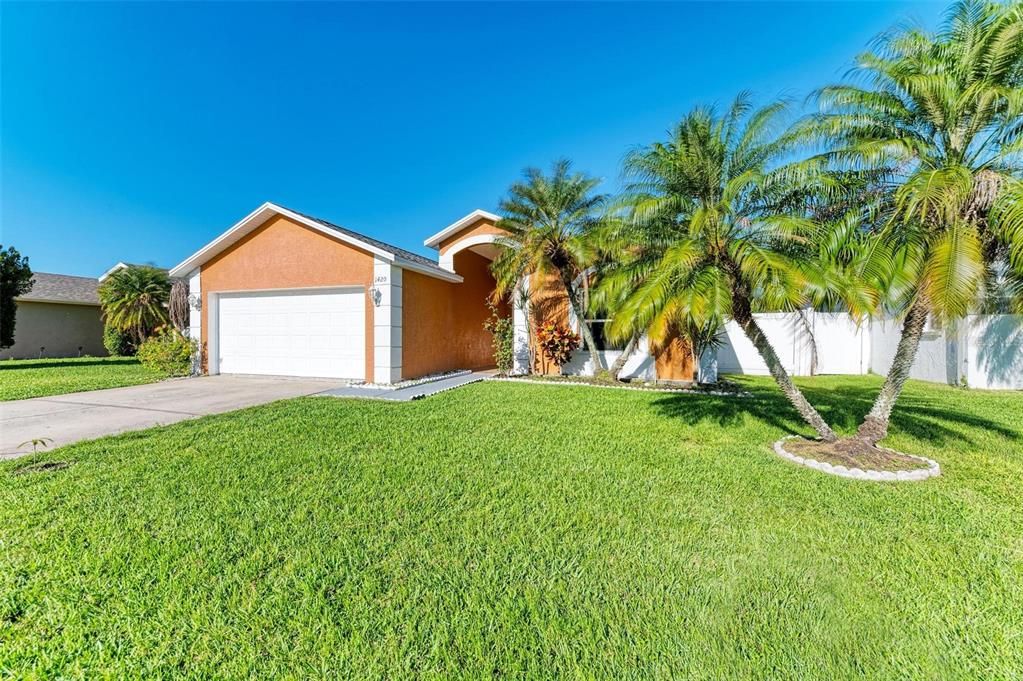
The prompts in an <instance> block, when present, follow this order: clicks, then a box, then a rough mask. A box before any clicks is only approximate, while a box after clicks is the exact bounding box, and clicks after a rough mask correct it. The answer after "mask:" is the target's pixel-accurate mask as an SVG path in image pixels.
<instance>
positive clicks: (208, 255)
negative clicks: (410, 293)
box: [168, 201, 462, 282]
mask: <svg viewBox="0 0 1023 681" xmlns="http://www.w3.org/2000/svg"><path fill="white" fill-rule="evenodd" d="M275 214H276V215H283V216H284V217H286V218H288V219H289V220H293V221H295V222H297V223H299V224H301V225H304V226H306V227H309V228H310V229H313V230H316V231H317V232H320V233H321V234H324V235H325V236H328V237H331V238H332V239H336V240H338V241H341V242H344V243H347V244H349V245H352V246H355V247H356V248H359V249H361V250H364V251H367V252H369V253H372V254H373V256H374V257H376V258H380V259H381V260H385V261H387V262H392V263H394V264H395V265H397V266H399V267H402V268H406V269H412V270H416V271H418V272H422V273H423V274H428V275H431V276H433V277H436V278H438V279H444V280H446V281H453V282H461V281H462V278H461V277H459V276H458V275H453V276H455V277H457V278H455V279H453V278H452V273H450V272H447V271H446V270H442V269H440V268H439V267H438V268H433V267H428V266H426V265H420V264H419V263H414V262H412V261H410V260H405V259H404V258H399V257H397V256H395V254H394V253H391V252H389V251H385V250H383V249H382V248H377V247H376V246H374V245H373V244H369V243H366V242H365V241H363V240H361V239H358V238H356V237H353V236H351V235H349V234H345V233H344V232H339V231H337V230H336V229H331V228H330V227H327V226H326V225H323V224H320V223H319V222H317V221H316V220H311V219H310V218H308V217H306V216H304V215H301V214H299V213H296V212H294V211H292V210H288V209H287V208H284V207H283V206H279V205H277V204H275V203H271V202H270V201H267V202H265V203H263V204H262V205H261V206H259V208H257V209H256V210H254V211H252V212H251V213H249V214H248V215H246V216H245V217H244V218H242V219H241V220H239V221H238V222H236V223H235V224H234V225H233V226H232V227H231V228H230V229H228V230H227V231H226V232H224V233H223V234H221V235H220V236H218V237H217V238H216V239H214V240H213V241H211V242H209V243H208V244H206V245H205V246H203V247H202V248H201V249H199V250H198V251H196V252H195V253H193V254H192V255H191V256H189V257H188V258H186V259H185V260H183V261H182V262H181V263H179V264H178V265H177V266H175V267H173V268H171V270H170V271H169V272H168V275H169V276H171V277H187V276H188V275H189V273H191V272H192V271H194V270H195V269H196V268H197V267H202V266H203V265H204V264H206V263H207V262H209V261H210V260H211V259H212V258H214V257H215V256H217V255H219V254H220V253H222V252H224V251H225V250H227V249H228V248H230V247H231V246H232V245H234V244H235V243H237V242H238V241H239V240H241V238H242V237H244V236H245V235H246V234H248V233H249V232H251V231H252V230H254V229H256V228H258V227H259V226H260V225H262V224H264V223H265V222H266V221H267V220H269V219H270V218H271V217H272V216H273V215H275Z"/></svg>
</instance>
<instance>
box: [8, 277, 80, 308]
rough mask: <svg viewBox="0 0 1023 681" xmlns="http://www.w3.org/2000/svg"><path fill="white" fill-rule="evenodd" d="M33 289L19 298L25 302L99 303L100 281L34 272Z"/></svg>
mask: <svg viewBox="0 0 1023 681" xmlns="http://www.w3.org/2000/svg"><path fill="white" fill-rule="evenodd" d="M32 278H33V279H35V284H34V285H33V286H32V290H31V291H29V292H28V293H26V294H25V295H23V296H19V297H18V298H17V300H19V301H25V302H48V301H49V302H55V303H77V304H79V305H99V294H98V293H97V292H96V290H97V289H98V288H99V282H97V281H96V279H95V277H73V276H71V275H69V274H48V273H46V272H34V273H33V274H32Z"/></svg>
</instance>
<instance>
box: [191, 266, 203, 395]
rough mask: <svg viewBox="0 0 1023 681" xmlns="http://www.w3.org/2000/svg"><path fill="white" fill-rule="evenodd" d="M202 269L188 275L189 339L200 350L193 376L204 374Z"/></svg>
mask: <svg viewBox="0 0 1023 681" xmlns="http://www.w3.org/2000/svg"><path fill="white" fill-rule="evenodd" d="M199 272H200V268H198V267H196V268H195V269H194V270H192V271H191V272H189V273H188V337H189V338H191V339H192V340H194V341H195V345H196V347H197V348H198V350H197V351H196V352H195V356H194V357H192V375H194V376H198V375H199V374H201V373H202V290H201V283H200V282H201V277H200V276H199Z"/></svg>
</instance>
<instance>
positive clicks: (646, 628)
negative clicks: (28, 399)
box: [0, 377, 1023, 679]
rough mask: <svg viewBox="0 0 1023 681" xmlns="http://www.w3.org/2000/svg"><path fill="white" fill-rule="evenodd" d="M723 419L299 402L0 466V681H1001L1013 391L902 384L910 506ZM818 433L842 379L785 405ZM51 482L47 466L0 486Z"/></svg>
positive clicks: (677, 401) (854, 412) (897, 488)
mask: <svg viewBox="0 0 1023 681" xmlns="http://www.w3.org/2000/svg"><path fill="white" fill-rule="evenodd" d="M742 384H743V385H744V387H746V388H747V389H749V390H751V391H752V392H753V393H754V397H752V398H744V399H737V398H729V397H714V396H704V395H672V394H658V393H646V392H633V391H615V390H595V389H591V388H586V387H570V386H537V385H522V384H508V383H504V384H496V383H482V384H475V385H472V386H468V387H466V388H463V389H460V390H456V391H451V392H447V393H443V394H441V395H437V396H435V397H432V398H430V399H427V400H421V401H417V402H411V403H403V404H391V403H384V402H372V401H365V400H350V401H349V400H336V399H329V398H303V399H299V400H291V401H285V402H278V403H274V404H271V405H265V406H261V407H256V408H252V409H248V410H245V411H241V412H236V413H233V414H226V415H220V416H212V417H207V418H203V419H200V420H196V421H190V422H183V423H179V424H175V425H173V426H169V427H164V428H157V429H153V430H149V431H145V432H142V433H134V434H126V435H122V436H118V437H113V438H106V439H103V440H98V441H95V442H90V443H83V444H79V445H75V446H72V447H68V448H64V449H61V450H58V451H55V452H51V453H47V454H40V455H37V456H35V457H32V458H30V459H27V460H20V461H15V462H8V463H6V464H3V465H2V466H0V527H3V533H2V535H0V540H2V552H0V676H3V675H5V674H6V675H10V676H12V677H19V678H20V677H33V676H36V677H53V676H70V677H97V676H100V677H102V676H107V677H135V678H139V677H154V676H175V675H182V676H190V677H195V678H204V677H220V678H224V677H227V678H237V677H268V676H280V675H286V676H290V677H309V676H313V677H322V676H329V677H348V678H352V677H355V678H366V677H390V678H403V677H409V676H421V677H427V678H451V677H458V678H492V677H494V676H509V677H532V678H551V677H570V678H579V677H585V678H615V679H618V678H637V677H659V678H668V677H687V678H709V679H722V678H751V677H752V678H847V677H852V676H856V677H861V678H872V679H892V678H900V679H904V678H921V679H936V678H941V679H955V678H1019V677H1020V676H1021V675H1023V608H1021V607H1020V603H1023V538H1021V535H1023V503H1021V502H1020V490H1023V444H1021V439H1020V436H1021V433H1023V394H1021V393H1001V394H996V393H986V392H977V391H964V390H959V389H955V388H948V387H942V386H926V385H924V384H920V383H913V382H911V383H910V384H909V386H908V387H907V390H906V393H905V396H904V400H903V401H902V402H901V403H900V405H899V408H898V409H897V411H896V417H895V422H894V428H893V434H892V436H891V437H890V438H889V440H888V441H887V442H886V444H889V445H890V446H892V447H894V448H896V449H899V450H901V451H905V452H909V453H915V454H922V455H924V456H928V457H931V458H934V459H937V460H938V461H940V463H941V465H942V469H943V474H942V476H941V477H940V478H937V479H935V480H932V481H928V482H923V483H902V484H883V483H870V482H862V481H854V480H847V479H843V478H838V477H834V476H828V475H823V474H821V473H819V472H817V471H813V470H810V469H808V468H805V467H802V466H796V465H794V464H792V463H790V462H787V461H785V460H783V459H781V458H780V457H778V456H776V455H775V454H774V453H773V452H772V451H771V443H772V442H773V441H774V440H776V439H778V438H779V437H781V436H782V435H785V434H787V433H793V432H800V433H804V434H805V433H807V430H806V429H805V428H803V427H802V426H801V425H800V423H799V422H798V421H797V420H796V417H795V415H794V412H793V411H792V410H791V408H790V407H789V406H788V405H787V403H786V402H785V400H784V399H783V398H782V397H781V396H780V395H779V394H778V392H777V390H775V389H774V388H773V387H772V386H771V385H770V384H769V383H768V382H767V381H765V380H764V379H742ZM801 384H802V385H803V386H805V387H806V388H807V389H808V393H809V396H810V398H811V399H812V401H814V402H815V403H816V404H818V405H820V406H821V409H822V411H823V413H824V414H825V415H826V416H827V417H828V418H829V419H830V420H831V422H832V423H835V424H837V425H838V426H839V427H840V428H841V429H842V430H844V431H845V432H849V431H850V430H851V429H852V428H853V427H854V426H855V422H856V420H857V419H858V418H859V417H860V416H861V415H862V414H863V413H864V412H866V410H867V409H868V407H869V400H870V398H871V396H872V394H873V392H874V391H875V390H876V389H877V387H878V384H879V381H878V379H876V378H874V377H846V378H830V377H824V378H818V379H811V380H805V381H801ZM43 461H49V462H56V461H66V462H69V463H70V464H71V465H70V466H68V467H66V468H64V469H62V470H49V471H47V472H33V473H25V474H22V475H12V474H11V473H12V472H14V471H16V470H18V469H20V468H23V467H24V466H26V465H28V464H33V463H34V464H38V463H40V462H43Z"/></svg>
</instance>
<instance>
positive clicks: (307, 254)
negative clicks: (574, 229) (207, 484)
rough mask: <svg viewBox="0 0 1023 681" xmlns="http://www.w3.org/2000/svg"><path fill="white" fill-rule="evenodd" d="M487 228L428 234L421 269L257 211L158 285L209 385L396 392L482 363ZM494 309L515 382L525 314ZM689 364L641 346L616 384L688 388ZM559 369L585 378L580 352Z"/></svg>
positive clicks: (376, 247)
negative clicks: (164, 287) (275, 381)
mask: <svg viewBox="0 0 1023 681" xmlns="http://www.w3.org/2000/svg"><path fill="white" fill-rule="evenodd" d="M497 221H498V216H496V215H493V214H491V213H488V212H486V211H482V210H477V211H474V212H472V213H470V214H469V215H467V216H465V217H464V218H462V219H461V220H458V221H457V222H455V223H454V224H452V225H450V226H448V227H446V228H445V229H443V230H441V231H440V232H438V233H437V234H434V235H433V236H431V237H430V238H429V239H427V240H426V241H425V244H426V245H427V246H430V247H432V248H435V249H436V250H437V252H438V257H437V260H436V261H434V260H431V259H428V258H425V257H423V256H421V255H418V254H415V253H412V252H409V251H406V250H404V249H401V248H397V247H395V246H391V245H389V244H386V243H384V242H382V241H378V240H377V239H373V238H371V237H368V236H365V235H363V234H359V233H357V232H353V231H351V230H348V229H346V228H344V227H339V226H338V225H335V224H332V223H330V222H327V221H325V220H320V219H318V218H314V217H311V216H308V215H304V214H302V213H299V212H297V211H293V210H289V209H287V208H284V207H282V206H279V205H276V204H273V203H264V204H263V205H262V206H260V207H259V208H257V209H256V210H255V211H253V212H252V213H250V214H249V215H247V216H245V217H244V218H243V219H242V220H240V221H239V222H238V223H236V224H235V225H234V226H233V227H231V228H230V229H228V230H227V231H226V232H224V233H223V234H221V235H220V236H219V237H217V238H216V239H214V240H213V241H211V242H210V243H208V244H207V245H206V246H204V247H203V248H201V249H200V250H199V251H197V252H196V253H195V254H193V255H192V256H190V257H189V258H187V259H186V260H185V261H184V262H182V263H181V264H179V265H178V266H177V267H175V268H173V269H172V270H171V271H170V275H171V276H172V277H181V278H187V280H188V282H189V301H190V304H191V307H192V310H191V319H190V330H189V332H190V334H191V335H192V337H193V338H195V339H196V340H198V341H199V343H200V346H201V347H202V348H203V350H204V367H205V370H206V371H207V372H208V373H211V374H217V373H225V374H226V373H237V374H269V375H280V376H323V377H332V378H344V379H350V380H357V381H358V380H361V381H369V382H375V383H395V382H398V381H401V380H406V379H411V378H417V377H420V376H424V375H428V374H434V373H439V372H444V371H450V370H456V369H480V368H486V367H490V366H492V365H493V352H492V349H491V337H490V334H489V333H488V332H487V331H485V330H484V329H483V322H484V320H485V319H486V318H487V317H488V316H489V314H490V313H489V311H488V310H487V306H486V301H487V299H488V297H489V296H490V295H491V293H492V292H493V289H494V278H493V276H492V275H491V273H490V267H489V266H490V261H491V260H493V258H494V257H495V255H496V254H497V253H498V249H500V248H506V246H504V245H502V244H501V243H500V240H501V237H502V235H503V233H502V231H501V230H500V229H499V228H498V227H497ZM556 307H558V308H560V312H559V313H558V314H561V315H567V312H566V311H565V308H566V306H564V305H560V306H556ZM502 309H505V310H506V312H507V313H508V314H511V315H513V317H514V320H515V331H516V333H515V335H516V339H515V345H516V370H517V371H521V372H524V371H525V370H526V369H527V368H528V363H529V344H528V343H529V341H528V337H529V335H528V327H527V324H528V323H529V322H528V320H529V310H528V309H523V308H522V307H521V306H520V305H515V306H514V309H512V306H511V305H508V306H506V307H504V308H502ZM567 321H569V323H572V324H575V325H577V324H578V321H577V320H574V319H569V320H567ZM613 357H614V351H613V350H609V351H606V359H607V360H608V361H609V362H610V361H613ZM691 365H692V363H691V361H690V360H689V353H685V352H682V353H680V352H679V349H678V348H673V347H672V346H669V347H668V348H666V349H665V350H664V351H661V352H660V353H657V354H651V353H649V352H647V351H646V348H644V349H643V351H642V352H637V353H635V357H633V358H631V359H630V362H629V365H627V370H626V374H627V375H629V374H631V375H634V376H636V377H643V378H691V373H692V372H691ZM565 370H566V371H567V372H570V373H586V372H587V371H588V370H590V368H589V367H588V353H585V352H581V353H579V352H577V357H576V358H574V359H573V362H572V363H570V365H566V367H565ZM686 372H688V374H689V375H688V376H686V375H685V374H686ZM679 374H682V375H679Z"/></svg>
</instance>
